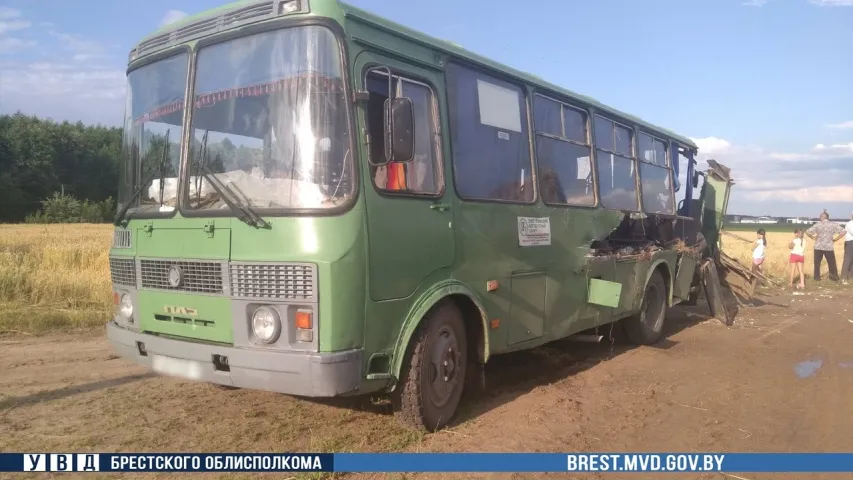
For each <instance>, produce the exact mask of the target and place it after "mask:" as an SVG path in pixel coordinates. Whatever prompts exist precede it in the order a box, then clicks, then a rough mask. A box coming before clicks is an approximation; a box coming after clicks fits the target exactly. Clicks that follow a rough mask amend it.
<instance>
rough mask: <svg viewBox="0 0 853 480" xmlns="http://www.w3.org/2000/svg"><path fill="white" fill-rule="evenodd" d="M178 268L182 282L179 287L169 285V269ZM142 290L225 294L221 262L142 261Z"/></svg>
mask: <svg viewBox="0 0 853 480" xmlns="http://www.w3.org/2000/svg"><path fill="white" fill-rule="evenodd" d="M173 266H178V267H179V268H180V269H181V273H182V274H183V275H182V277H183V278H182V281H181V283H180V284H179V285H178V286H177V287H173V286H172V285H170V284H169V269H170V268H172V267H173ZM140 273H141V275H142V288H156V289H159V290H172V291H181V292H196V293H217V294H222V293H225V291H224V288H223V282H222V264H221V263H220V262H204V261H192V260H190V261H186V260H152V259H143V260H140Z"/></svg>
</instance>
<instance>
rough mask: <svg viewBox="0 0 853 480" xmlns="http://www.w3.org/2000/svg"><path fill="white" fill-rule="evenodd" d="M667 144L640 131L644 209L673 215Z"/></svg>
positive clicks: (639, 142)
mask: <svg viewBox="0 0 853 480" xmlns="http://www.w3.org/2000/svg"><path fill="white" fill-rule="evenodd" d="M666 147H667V145H666V143H665V142H664V141H662V140H658V139H657V138H654V137H652V136H650V135H646V134H645V133H640V134H639V138H638V148H639V150H640V154H639V158H640V188H641V191H642V195H643V210H644V211H645V212H646V213H652V214H654V213H662V214H668V215H671V214H673V213H674V211H675V202H674V194H673V191H672V181H671V179H672V176H671V172H670V169H669V161H668V157H667V148H666Z"/></svg>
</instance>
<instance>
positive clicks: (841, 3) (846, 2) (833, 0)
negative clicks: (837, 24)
mask: <svg viewBox="0 0 853 480" xmlns="http://www.w3.org/2000/svg"><path fill="white" fill-rule="evenodd" d="M809 3H812V4H813V5H817V6H820V7H853V0H809Z"/></svg>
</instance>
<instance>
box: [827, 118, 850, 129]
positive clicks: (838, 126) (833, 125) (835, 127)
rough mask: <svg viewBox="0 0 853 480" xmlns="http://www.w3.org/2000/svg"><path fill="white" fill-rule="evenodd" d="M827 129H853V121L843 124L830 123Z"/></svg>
mask: <svg viewBox="0 0 853 480" xmlns="http://www.w3.org/2000/svg"><path fill="white" fill-rule="evenodd" d="M827 127H829V128H834V129H837V130H848V129H851V128H853V120H848V121H846V122H841V123H830V124H829V125H827Z"/></svg>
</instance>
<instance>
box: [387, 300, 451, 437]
mask: <svg viewBox="0 0 853 480" xmlns="http://www.w3.org/2000/svg"><path fill="white" fill-rule="evenodd" d="M467 345H468V344H467V339H466V337H465V324H464V322H463V320H462V313H461V312H460V311H459V309H458V308H456V306H455V305H453V304H452V303H450V302H443V303H441V304H439V305H437V306H436V307H433V309H432V310H430V312H429V313H428V314H427V316H426V318H424V319H423V322H422V323H421V325H420V326H419V327H418V330H417V331H416V332H415V335H414V336H413V338H412V341H411V343H410V344H409V348H408V350H407V358H405V359H404V361H403V367H402V370H401V372H400V379H399V383H398V384H397V387H396V388H395V389H394V391H393V392H392V395H391V400H392V403H393V406H394V414H395V415H396V417H397V419H398V420H399V421H400V423H402V424H403V425H405V426H407V427H410V428H413V429H416V430H426V431H429V432H434V431H436V430H439V429H441V428H443V427H444V426H446V425H447V424H448V423H449V422H450V420H451V419H452V418H453V415H454V414H455V413H456V408H457V407H458V406H459V399H460V398H461V397H462V391H463V390H464V386H465V379H466V373H467V372H466V370H467V366H468V349H467Z"/></svg>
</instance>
